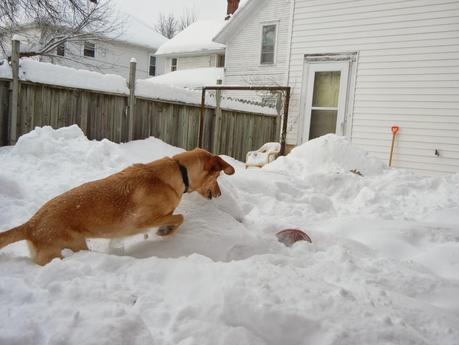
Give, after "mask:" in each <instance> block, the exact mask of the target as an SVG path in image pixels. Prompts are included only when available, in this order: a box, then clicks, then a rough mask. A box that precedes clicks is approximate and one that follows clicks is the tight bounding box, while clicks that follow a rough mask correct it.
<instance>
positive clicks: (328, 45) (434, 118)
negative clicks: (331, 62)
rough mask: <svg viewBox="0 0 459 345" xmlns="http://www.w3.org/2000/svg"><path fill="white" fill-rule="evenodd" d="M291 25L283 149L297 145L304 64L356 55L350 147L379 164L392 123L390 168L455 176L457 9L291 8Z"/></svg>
mask: <svg viewBox="0 0 459 345" xmlns="http://www.w3.org/2000/svg"><path fill="white" fill-rule="evenodd" d="M293 19H294V26H293V32H292V46H291V50H292V54H291V56H290V65H291V67H290V80H289V84H290V86H292V87H293V93H292V100H291V105H290V115H289V119H290V123H289V133H288V137H287V140H288V143H290V144H298V143H299V142H298V137H297V132H298V128H299V126H300V124H301V122H302V121H303V120H302V115H300V114H302V112H301V110H302V109H300V104H301V96H302V94H301V93H302V84H303V82H304V80H303V79H304V77H303V66H304V56H305V55H307V54H318V53H339V52H358V53H359V58H358V66H357V76H356V85H355V98H354V113H353V114H350V116H352V115H353V118H352V124H353V126H352V129H351V133H348V135H350V136H351V138H352V141H353V142H354V143H356V144H357V145H361V146H363V147H364V148H365V149H367V150H369V151H370V152H372V153H373V154H374V155H376V156H378V157H380V158H381V159H383V160H387V158H388V150H389V147H390V140H391V133H390V126H391V125H392V124H394V123H396V124H398V125H399V126H400V127H401V131H400V134H399V137H398V141H397V148H396V149H397V151H396V152H397V154H396V157H395V166H399V167H405V168H412V169H414V170H417V171H419V172H422V173H426V172H430V173H433V172H436V173H445V172H458V171H459V1H452V0H438V1H435V2H432V1H430V0H398V1H395V0H394V1H392V0H388V1H384V2H381V1H378V0H342V1H337V0H296V8H295V13H294V18H293ZM435 149H438V150H439V151H440V152H441V154H440V157H436V156H435V155H434V154H433V153H434V152H435Z"/></svg>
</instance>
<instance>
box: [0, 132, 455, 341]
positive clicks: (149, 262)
mask: <svg viewBox="0 0 459 345" xmlns="http://www.w3.org/2000/svg"><path fill="white" fill-rule="evenodd" d="M180 151H181V149H178V148H174V147H172V146H170V145H167V144H165V143H163V142H161V141H159V140H157V139H152V138H150V139H147V140H142V141H136V142H132V143H129V144H121V145H117V144H114V143H110V142H108V141H106V140H104V141H100V142H99V141H90V140H88V139H86V138H85V137H84V136H83V134H82V133H81V131H79V129H78V128H76V127H75V126H72V127H69V128H63V129H60V130H52V129H50V128H41V129H36V130H35V131H33V132H31V133H29V134H27V135H25V136H23V137H21V138H20V140H19V142H18V144H17V145H16V146H15V147H2V148H0V162H1V170H0V229H2V230H3V229H7V228H9V227H12V226H14V225H17V224H20V223H22V222H24V221H25V220H27V219H28V217H30V215H31V214H33V213H34V212H35V211H36V210H37V209H38V208H39V207H40V206H41V205H42V204H43V203H44V202H45V201H46V200H48V199H50V198H51V197H53V196H55V195H56V194H57V193H61V192H64V191H65V190H68V189H69V188H71V187H73V186H75V185H77V184H80V183H82V182H86V181H89V180H93V179H95V178H100V177H103V176H106V175H108V174H111V173H113V172H115V171H118V170H121V169H122V168H124V167H126V166H127V165H129V164H131V163H132V162H134V161H142V162H145V161H148V160H153V159H156V158H160V157H162V156H165V155H171V154H173V153H174V152H180ZM324 154H327V157H323V155H324ZM318 156H320V157H318ZM223 158H224V159H226V160H227V161H229V162H230V163H231V164H234V166H235V168H236V173H235V174H234V175H232V176H222V177H221V179H220V180H219V183H220V185H221V187H222V192H223V195H222V197H221V198H220V199H216V200H211V201H210V200H206V199H203V198H202V197H200V196H198V195H195V194H190V195H185V196H184V199H183V201H182V203H181V205H180V206H179V208H178V209H177V212H178V213H182V214H184V216H185V222H184V224H183V225H182V226H181V228H180V230H179V231H178V232H177V235H175V236H174V237H173V238H168V239H162V238H157V237H152V238H151V239H150V240H147V241H145V240H144V239H143V236H140V235H139V236H133V237H131V238H129V239H127V240H126V241H125V242H126V254H125V256H116V255H110V254H108V253H107V247H106V241H104V240H92V241H91V243H90V247H91V248H92V249H93V251H89V252H79V253H75V254H72V253H71V252H66V253H65V256H66V257H65V258H64V259H63V260H60V259H56V260H53V261H52V262H51V263H50V264H49V265H47V266H45V267H38V266H36V265H33V264H32V263H31V262H30V260H29V259H28V258H26V257H24V256H26V255H27V254H26V253H27V246H26V244H25V243H24V242H18V243H16V244H13V245H10V246H8V247H6V248H3V249H2V250H1V251H0V276H1V279H0V305H1V308H0V344H21V345H44V344H62V343H65V344H67V345H74V344H75V345H76V344H78V345H80V344H85V345H89V344H98V345H105V344H107V345H108V344H110V345H112V344H115V345H122V344H132V345H145V344H157V345H170V344H182V345H185V344H186V345H198V344H199V345H214V344H238V345H278V344H286V345H290V344H291V345H296V344H375V345H383V344H384V345H386V344H435V345H456V344H457V339H459V327H458V324H459V319H458V315H459V302H458V301H459V280H458V274H457V272H458V271H459V241H458V238H459V229H458V226H457V224H459V175H447V176H443V177H424V176H417V175H414V174H413V173H411V172H408V171H404V170H395V169H382V168H380V167H378V164H376V162H375V161H373V159H372V158H371V157H368V155H366V154H365V153H364V152H362V151H361V150H357V149H356V148H355V147H353V146H352V144H351V143H349V142H347V141H345V140H343V139H341V138H338V137H334V136H326V137H324V138H319V139H317V140H315V141H311V142H309V143H305V144H304V145H301V146H300V147H298V148H297V149H296V150H295V151H294V152H292V153H291V154H290V155H288V156H287V157H286V158H285V162H284V165H283V166H282V164H279V163H277V161H276V162H274V163H271V164H270V165H274V164H278V165H277V167H276V169H268V167H269V166H270V165H268V167H265V168H263V169H248V170H246V169H244V165H243V163H240V162H239V163H238V162H236V161H234V160H232V159H230V158H228V157H223ZM287 162H288V164H286V163H287ZM381 165H382V163H381ZM301 167H302V168H304V169H305V170H304V171H301V170H300V168H301ZM349 167H352V168H358V169H361V170H362V172H364V174H363V175H364V176H363V177H362V176H358V175H356V174H353V173H350V172H348V171H346V169H347V168H349ZM308 169H311V170H308ZM370 172H371V173H370ZM286 228H299V229H305V230H306V231H307V233H308V234H309V235H310V236H311V238H312V239H313V243H312V244H311V243H307V242H305V241H299V242H297V243H295V244H294V245H293V246H292V247H291V248H287V247H285V246H284V245H282V244H281V243H279V242H278V241H277V238H276V236H275V234H276V233H277V232H278V231H280V230H282V229H286Z"/></svg>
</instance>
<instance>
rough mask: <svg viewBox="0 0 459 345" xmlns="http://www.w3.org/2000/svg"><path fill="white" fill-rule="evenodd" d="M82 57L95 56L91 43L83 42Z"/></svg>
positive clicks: (93, 45)
mask: <svg viewBox="0 0 459 345" xmlns="http://www.w3.org/2000/svg"><path fill="white" fill-rule="evenodd" d="M83 55H84V56H87V57H95V56H96V45H95V44H94V43H91V42H84V49H83Z"/></svg>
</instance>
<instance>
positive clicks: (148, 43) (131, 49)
mask: <svg viewBox="0 0 459 345" xmlns="http://www.w3.org/2000/svg"><path fill="white" fill-rule="evenodd" d="M124 27H125V29H123V30H122V31H121V33H120V34H115V33H114V34H112V35H111V36H112V37H101V38H100V39H97V40H90V41H76V42H72V41H67V42H65V43H64V44H63V45H61V46H59V47H57V49H56V51H55V54H53V56H41V57H39V60H40V61H42V62H51V63H54V64H58V65H63V66H68V67H74V68H79V69H88V70H92V71H97V72H101V73H105V74H118V75H121V76H123V77H125V78H126V79H127V78H129V61H130V60H131V58H135V59H136V61H137V72H136V77H137V78H148V77H150V76H155V75H159V74H162V73H163V72H164V65H163V64H162V61H161V60H160V59H158V58H157V57H156V56H155V55H154V54H155V53H156V50H157V49H158V47H159V46H160V45H161V44H163V43H164V42H166V41H167V39H166V38H165V37H163V36H161V35H160V34H158V33H157V32H155V31H154V30H152V29H150V28H148V27H146V26H145V25H143V24H142V23H139V22H137V21H135V20H134V19H132V20H130V21H129V23H126V25H125V26H124ZM41 30H42V29H41V28H40V27H39V26H38V25H35V24H30V25H24V26H21V27H20V28H19V29H18V30H16V31H15V33H16V34H17V35H18V36H19V37H20V38H21V45H23V48H24V49H28V50H31V49H33V48H34V47H37V46H39V42H40V37H41V35H42V33H41Z"/></svg>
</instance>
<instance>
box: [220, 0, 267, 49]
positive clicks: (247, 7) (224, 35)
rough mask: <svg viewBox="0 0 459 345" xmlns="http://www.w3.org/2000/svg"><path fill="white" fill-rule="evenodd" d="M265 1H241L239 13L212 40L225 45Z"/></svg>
mask: <svg viewBox="0 0 459 345" xmlns="http://www.w3.org/2000/svg"><path fill="white" fill-rule="evenodd" d="M264 1H265V0H245V1H241V4H240V5H239V8H238V9H237V11H236V12H235V13H234V14H233V15H232V16H231V18H230V19H229V20H228V24H227V25H225V26H224V27H222V28H221V30H220V31H219V32H218V33H216V34H215V35H214V37H213V38H212V39H213V41H214V42H218V43H221V44H225V43H226V41H227V40H228V38H229V37H230V36H231V35H232V34H233V33H234V32H235V31H236V30H238V29H239V28H240V25H241V23H242V22H243V21H244V20H245V19H246V18H248V17H249V15H250V13H251V12H252V11H253V10H255V9H256V8H257V7H258V5H260V4H262V3H263V2H264Z"/></svg>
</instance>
